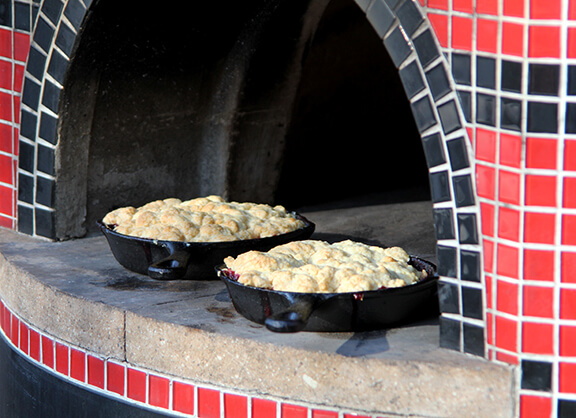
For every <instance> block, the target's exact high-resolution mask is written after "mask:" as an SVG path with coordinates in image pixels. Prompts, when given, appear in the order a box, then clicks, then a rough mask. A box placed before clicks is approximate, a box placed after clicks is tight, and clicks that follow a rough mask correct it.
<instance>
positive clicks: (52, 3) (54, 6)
mask: <svg viewBox="0 0 576 418" xmlns="http://www.w3.org/2000/svg"><path fill="white" fill-rule="evenodd" d="M63 8H64V4H63V3H62V0H44V3H43V5H42V12H44V14H45V15H46V17H47V18H48V19H50V21H51V22H52V23H54V25H55V26H58V21H59V20H60V14H61V13H62V9H63Z"/></svg>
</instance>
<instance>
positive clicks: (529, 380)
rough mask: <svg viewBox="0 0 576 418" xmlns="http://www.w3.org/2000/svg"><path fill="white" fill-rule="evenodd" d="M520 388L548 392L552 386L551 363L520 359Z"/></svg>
mask: <svg viewBox="0 0 576 418" xmlns="http://www.w3.org/2000/svg"><path fill="white" fill-rule="evenodd" d="M520 368H521V370H522V383H521V386H522V389H530V390H539V391H543V392H549V391H550V389H551V387H552V363H548V362H545V361H534V360H522V362H521V364H520Z"/></svg>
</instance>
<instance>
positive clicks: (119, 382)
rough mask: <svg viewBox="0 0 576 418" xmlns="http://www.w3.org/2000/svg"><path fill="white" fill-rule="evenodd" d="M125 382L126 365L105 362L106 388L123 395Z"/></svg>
mask: <svg viewBox="0 0 576 418" xmlns="http://www.w3.org/2000/svg"><path fill="white" fill-rule="evenodd" d="M125 383H126V367H124V366H123V365H122V364H118V363H114V362H111V361H108V362H106V386H107V390H109V391H111V392H114V393H117V394H118V395H122V396H124V387H125Z"/></svg>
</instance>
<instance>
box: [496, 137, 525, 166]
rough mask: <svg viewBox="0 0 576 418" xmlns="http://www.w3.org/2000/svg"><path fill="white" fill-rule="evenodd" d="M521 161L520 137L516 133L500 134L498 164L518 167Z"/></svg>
mask: <svg viewBox="0 0 576 418" xmlns="http://www.w3.org/2000/svg"><path fill="white" fill-rule="evenodd" d="M521 163H522V138H521V137H520V136H518V135H508V134H501V135H500V164H502V165H506V166H509V167H515V168H520V165H521Z"/></svg>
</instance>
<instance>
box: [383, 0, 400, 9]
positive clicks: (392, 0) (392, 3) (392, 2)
mask: <svg viewBox="0 0 576 418" xmlns="http://www.w3.org/2000/svg"><path fill="white" fill-rule="evenodd" d="M384 1H385V2H386V4H387V5H388V7H389V8H390V10H394V9H396V7H398V4H400V2H402V0H384Z"/></svg>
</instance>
